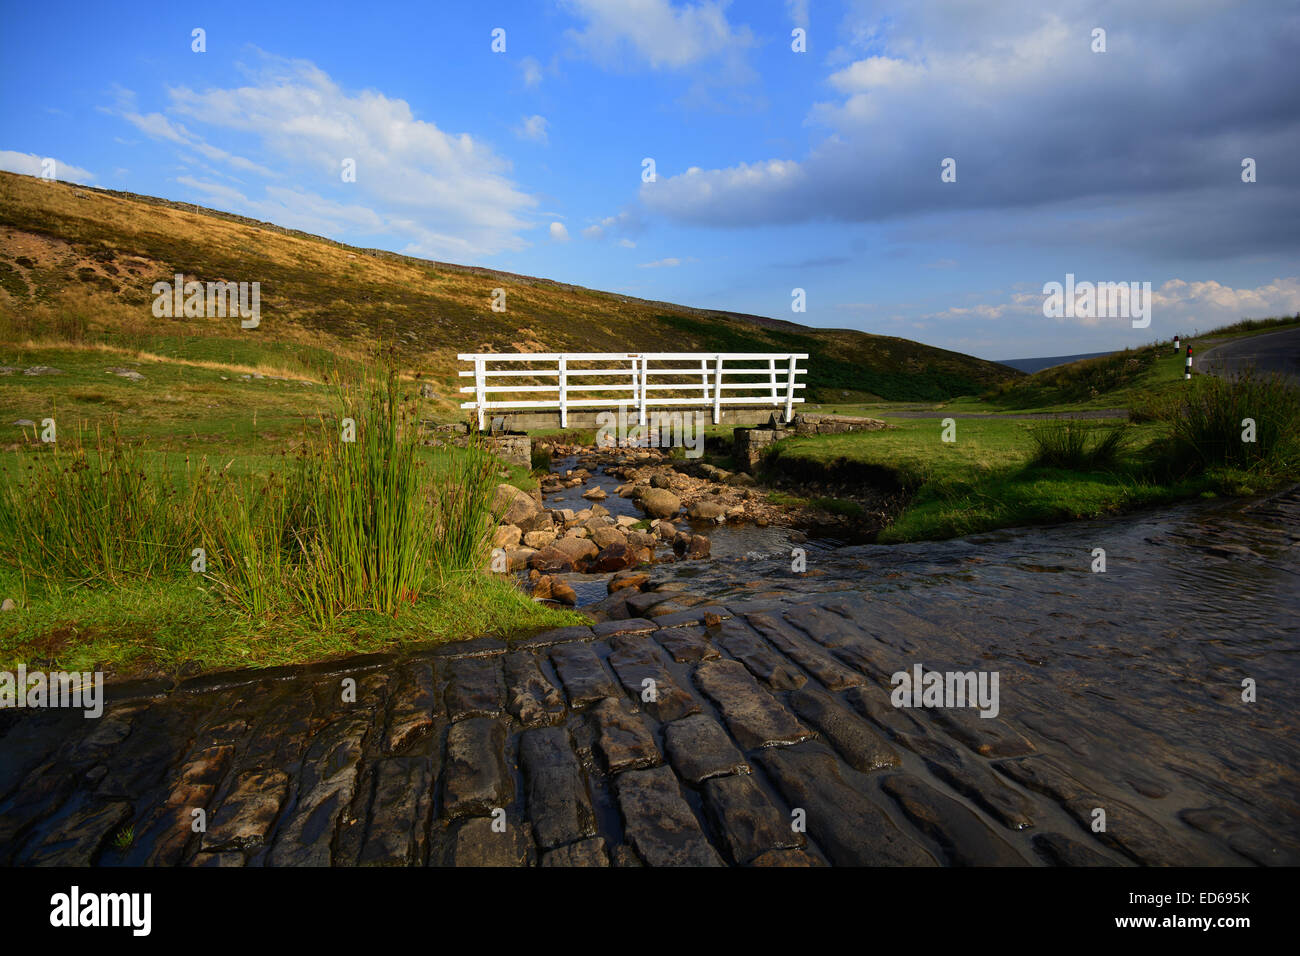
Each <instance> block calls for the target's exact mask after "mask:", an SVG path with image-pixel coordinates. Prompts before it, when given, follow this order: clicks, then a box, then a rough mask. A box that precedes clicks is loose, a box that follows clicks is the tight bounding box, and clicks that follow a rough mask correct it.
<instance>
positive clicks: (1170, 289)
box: [920, 275, 1300, 335]
mask: <svg viewBox="0 0 1300 956" xmlns="http://www.w3.org/2000/svg"><path fill="white" fill-rule="evenodd" d="M1064 278H1065V277H1064V276H1058V277H1054V278H1053V279H1052V280H1050V281H1056V282H1061V281H1063V280H1064ZM1121 278H1122V277H1107V276H1091V275H1080V276H1076V277H1075V282H1076V284H1077V283H1079V282H1083V281H1089V282H1109V281H1112V280H1113V281H1116V282H1119V281H1121ZM1126 296H1127V292H1126V291H1122V292H1121V296H1120V305H1121V307H1122V306H1123V305H1124V303H1125V302H1126ZM1044 299H1045V296H1044V295H1043V294H1042V293H1041V292H1014V293H1011V294H1010V295H1009V296H1008V297H1007V299H1006V300H1005V301H1003V302H993V303H981V304H977V305H972V306H953V307H951V308H947V309H944V310H942V311H940V312H932V313H929V314H927V315H922V316H920V318H922V319H955V320H961V319H982V320H1000V319H1007V318H1017V319H1019V320H1022V321H1023V320H1025V319H1031V320H1032V319H1035V318H1038V319H1042V318H1043V300H1044ZM1297 313H1300V278H1298V277H1295V276H1292V277H1290V278H1279V279H1273V280H1272V281H1271V282H1266V283H1264V284H1263V285H1259V286H1255V287H1254V288H1233V287H1232V286H1228V285H1224V284H1222V283H1220V282H1217V281H1215V280H1213V279H1205V280H1195V281H1191V282H1189V281H1187V280H1185V279H1169V280H1168V281H1166V282H1164V283H1162V284H1161V285H1160V286H1159V287H1158V288H1154V289H1152V291H1151V319H1152V329H1156V328H1159V329H1160V330H1161V331H1160V332H1159V333H1158V334H1160V335H1172V334H1173V333H1174V332H1175V331H1178V328H1177V327H1178V326H1180V325H1181V326H1183V327H1184V328H1189V329H1190V327H1192V326H1196V327H1198V328H1200V329H1201V330H1202V331H1205V330H1208V329H1211V328H1215V327H1217V326H1221V325H1226V324H1229V323H1232V322H1237V321H1239V320H1241V319H1245V318H1253V319H1262V318H1269V317H1272V316H1278V315H1295V314H1297ZM1045 321H1046V320H1045ZM1053 321H1055V322H1059V323H1062V324H1068V325H1078V326H1088V327H1096V326H1129V323H1130V319H1128V318H1125V317H1096V316H1092V317H1086V318H1084V317H1077V316H1076V317H1067V318H1061V319H1057V320H1053Z"/></svg>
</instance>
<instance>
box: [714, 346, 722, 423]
mask: <svg viewBox="0 0 1300 956" xmlns="http://www.w3.org/2000/svg"><path fill="white" fill-rule="evenodd" d="M716 361H717V363H718V367H717V369H715V370H714V374H713V424H715V425H718V424H721V422H722V355H721V354H719V355H718V357H717V359H716Z"/></svg>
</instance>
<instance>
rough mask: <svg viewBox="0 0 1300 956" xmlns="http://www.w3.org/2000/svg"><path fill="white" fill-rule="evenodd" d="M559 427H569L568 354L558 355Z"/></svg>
mask: <svg viewBox="0 0 1300 956" xmlns="http://www.w3.org/2000/svg"><path fill="white" fill-rule="evenodd" d="M560 427H561V428H568V427H569V363H568V356H567V355H561V356H560Z"/></svg>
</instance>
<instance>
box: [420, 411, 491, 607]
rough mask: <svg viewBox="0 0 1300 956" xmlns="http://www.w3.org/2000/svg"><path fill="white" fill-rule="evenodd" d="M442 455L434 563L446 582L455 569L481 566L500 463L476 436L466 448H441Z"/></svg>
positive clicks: (436, 486)
mask: <svg viewBox="0 0 1300 956" xmlns="http://www.w3.org/2000/svg"><path fill="white" fill-rule="evenodd" d="M439 457H440V458H442V459H443V461H440V462H439V464H441V465H443V470H442V473H441V474H440V475H439V478H438V481H437V482H435V483H434V486H433V493H432V504H433V509H434V514H435V516H436V525H435V527H434V528H433V529H432V530H433V540H432V542H431V551H432V555H431V557H432V561H431V565H432V568H433V570H434V572H435V573H436V574H437V575H438V578H439V581H440V582H445V581H446V580H447V579H448V576H449V575H451V574H454V573H458V572H460V573H463V572H469V571H476V570H479V569H481V568H482V567H483V564H484V561H485V559H486V558H487V556H488V552H489V550H490V547H491V541H492V532H493V530H494V529H495V527H496V522H495V521H494V520H493V515H492V501H493V497H494V495H495V493H496V485H497V481H498V477H497V471H498V469H500V467H501V463H500V461H498V460H497V459H496V458H495V457H494V456H493V455H492V454H491V453H490V452H489V451H488V450H487V448H486V447H485V446H484V444H483V443H482V442H481V441H479V440H478V438H477V437H475V436H473V435H471V436H470V441H469V444H468V445H467V446H466V447H465V448H464V449H457V450H455V451H442V452H440V454H439Z"/></svg>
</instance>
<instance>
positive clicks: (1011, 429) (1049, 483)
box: [764, 380, 1300, 543]
mask: <svg viewBox="0 0 1300 956" xmlns="http://www.w3.org/2000/svg"><path fill="white" fill-rule="evenodd" d="M1215 381H1216V380H1210V381H1209V382H1208V383H1207V384H1206V386H1205V388H1206V390H1207V394H1209V395H1211V396H1213V398H1212V399H1207V401H1210V402H1211V405H1212V407H1214V408H1218V406H1220V405H1222V406H1223V408H1222V409H1220V410H1219V412H1217V413H1216V414H1204V415H1202V418H1203V419H1205V420H1208V421H1212V422H1215V423H1217V424H1212V425H1210V426H1208V431H1209V432H1210V433H1212V434H1214V435H1218V434H1219V433H1220V432H1222V431H1224V429H1225V428H1226V426H1224V425H1223V423H1224V422H1228V421H1232V420H1234V419H1235V418H1236V416H1237V415H1238V414H1239V413H1240V409H1241V408H1242V407H1244V405H1250V406H1253V407H1256V408H1261V409H1268V410H1269V411H1266V412H1260V413H1259V414H1260V415H1261V416H1263V417H1264V418H1265V419H1266V420H1268V421H1269V422H1271V424H1270V425H1269V426H1268V429H1267V433H1266V431H1265V430H1263V429H1261V430H1260V440H1261V442H1262V443H1263V445H1262V447H1264V448H1268V449H1274V450H1275V451H1276V454H1272V455H1270V456H1266V460H1268V461H1271V462H1273V465H1272V466H1270V467H1269V468H1263V467H1254V468H1253V469H1252V468H1251V467H1250V466H1249V464H1250V463H1249V462H1244V461H1240V460H1237V459H1232V458H1227V459H1219V458H1207V459H1204V460H1202V461H1201V462H1200V463H1199V464H1197V463H1195V462H1193V463H1192V464H1191V465H1189V466H1187V467H1179V468H1173V467H1171V461H1172V460H1173V459H1172V458H1171V454H1172V453H1171V451H1170V444H1169V443H1170V442H1171V440H1173V439H1172V438H1171V434H1172V431H1171V429H1173V428H1174V427H1175V426H1174V425H1173V424H1172V420H1159V421H1150V422H1144V423H1138V424H1130V425H1127V426H1123V427H1121V423H1119V422H1114V421H1112V422H1104V421H1089V422H1086V423H1079V422H1071V423H1065V422H1059V423H1058V422H1052V421H1049V422H1046V423H1044V422H1042V421H1035V420H1017V419H1011V418H990V419H957V420H956V439H957V440H956V441H955V442H944V441H943V440H942V434H943V426H942V419H941V418H940V417H935V418H932V419H931V418H926V419H897V420H895V421H894V422H893V424H894V425H895V427H894V428H892V429H889V430H887V431H875V432H853V433H847V434H840V435H816V436H797V437H792V438H787V439H785V440H783V441H780V442H778V443H777V444H776V446H775V447H774V448H773V450H772V452H770V453H769V457H768V458H767V459H766V460H765V462H764V468H765V469H766V470H768V471H769V472H770V473H779V474H785V475H792V476H795V477H804V478H830V479H832V480H838V481H843V482H846V483H850V484H851V483H852V482H854V481H862V482H864V483H870V484H873V485H876V486H885V487H889V486H893V487H895V488H897V489H900V490H902V491H903V492H905V494H906V497H907V503H906V505H905V507H904V508H903V509H902V511H901V512H900V513H899V514H898V515H897V516H896V517H895V519H894V520H893V522H892V523H891V524H889V525H888V526H887V527H886V528H884V530H883V531H881V532H880V534H879V536H878V540H879V541H880V542H881V543H895V542H903V541H917V540H927V539H942V538H950V537H956V536H960V535H966V534H973V533H976V532H981V531H990V530H994V529H997V528H1005V527H1014V526H1019V525H1028V524H1039V523H1048V522H1060V521H1069V520H1075V519H1080V518H1095V517H1101V516H1103V515H1108V514H1115V513H1119V512H1123V511H1126V510H1130V509H1134V508H1139V507H1146V506H1151V505H1156V504H1163V503H1167V502H1172V501H1177V500H1181V499H1185V498H1189V497H1195V496H1198V495H1217V494H1251V493H1257V492H1261V491H1266V490H1268V489H1269V488H1272V487H1276V486H1277V485H1278V484H1279V483H1281V482H1284V481H1287V480H1295V479H1296V478H1300V462H1297V460H1296V457H1295V454H1294V444H1293V443H1290V442H1289V440H1288V439H1287V438H1285V435H1286V434H1291V435H1294V434H1296V428H1297V427H1300V422H1297V421H1296V419H1294V418H1287V417H1286V415H1289V414H1291V413H1290V412H1286V414H1283V412H1284V411H1285V410H1286V409H1289V408H1292V407H1293V406H1291V405H1288V404H1287V402H1288V401H1294V392H1285V393H1283V394H1286V395H1290V396H1291V398H1290V399H1285V398H1282V397H1279V396H1278V395H1272V394H1271V393H1270V395H1271V398H1270V399H1269V400H1267V401H1266V400H1265V399H1264V398H1262V397H1260V396H1259V394H1257V392H1255V393H1252V392H1249V391H1246V386H1243V385H1240V384H1237V385H1232V384H1224V385H1216V384H1214V383H1215ZM1180 394H1182V395H1183V396H1184V398H1186V397H1187V393H1185V392H1184V393H1180ZM1169 407H1170V409H1172V410H1175V411H1171V412H1170V414H1171V415H1172V414H1175V412H1176V411H1177V410H1182V411H1183V412H1185V411H1186V408H1187V405H1186V404H1185V403H1184V402H1174V403H1172V404H1171V405H1170V406H1169ZM885 417H886V418H887V417H888V416H885ZM1285 421H1293V422H1296V425H1294V426H1289V427H1290V428H1291V430H1290V431H1289V432H1288V431H1287V430H1286V429H1287V427H1288V426H1285V425H1280V424H1279V423H1280V422H1285ZM1279 429H1280V431H1279ZM1240 431H1241V427H1240V424H1239V422H1238V424H1237V425H1236V426H1235V428H1233V429H1230V430H1228V432H1229V435H1228V437H1229V438H1232V437H1233V436H1236V435H1238V434H1239V433H1240ZM1198 433H1199V431H1198ZM1203 444H1204V442H1203V441H1202V445H1203ZM1278 449H1282V450H1280V451H1278Z"/></svg>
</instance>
